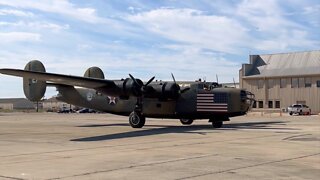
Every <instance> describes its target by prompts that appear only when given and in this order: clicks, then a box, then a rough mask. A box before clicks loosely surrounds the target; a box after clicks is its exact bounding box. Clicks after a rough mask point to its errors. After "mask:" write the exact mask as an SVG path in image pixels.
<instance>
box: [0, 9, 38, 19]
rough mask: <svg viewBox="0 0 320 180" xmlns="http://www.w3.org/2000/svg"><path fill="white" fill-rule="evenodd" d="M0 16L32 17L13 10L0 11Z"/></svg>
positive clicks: (29, 14)
mask: <svg viewBox="0 0 320 180" xmlns="http://www.w3.org/2000/svg"><path fill="white" fill-rule="evenodd" d="M0 15H2V16H3V15H14V16H21V17H33V16H34V14H33V13H31V12H27V11H20V10H15V9H0Z"/></svg>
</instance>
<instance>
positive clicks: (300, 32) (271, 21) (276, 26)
mask: <svg viewBox="0 0 320 180" xmlns="http://www.w3.org/2000/svg"><path fill="white" fill-rule="evenodd" d="M308 11H309V12H310V13H311V12H313V10H311V9H309V10H308ZM229 13H230V14H231V13H232V14H233V16H235V18H237V19H238V20H239V21H242V24H246V23H247V25H246V26H247V27H248V29H251V31H252V32H253V33H255V34H252V37H251V41H250V45H251V46H252V47H254V48H255V49H257V50H264V51H289V50H290V49H292V48H297V47H298V48H299V47H300V48H301V47H303V49H309V48H311V49H312V48H316V47H317V46H318V45H319V42H317V41H314V40H313V39H311V37H310V36H311V34H309V33H310V31H309V30H308V29H307V28H308V27H306V26H305V25H303V24H301V23H298V22H297V21H295V20H294V19H293V18H288V12H287V11H286V10H284V9H282V7H281V6H280V5H279V1H277V0H266V1H255V0H244V1H242V2H241V3H240V4H239V5H238V6H237V7H236V9H235V10H233V11H232V12H229ZM289 17H290V16H289Z"/></svg>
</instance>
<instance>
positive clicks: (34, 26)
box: [0, 21, 70, 32]
mask: <svg viewBox="0 0 320 180" xmlns="http://www.w3.org/2000/svg"><path fill="white" fill-rule="evenodd" d="M0 26H13V27H15V28H26V27H27V28H29V29H30V30H43V29H45V30H48V29H49V30H51V31H52V32H60V31H62V30H66V29H69V27H70V26H69V25H68V24H65V25H58V24H54V23H48V22H35V21H33V22H25V21H18V22H1V21H0Z"/></svg>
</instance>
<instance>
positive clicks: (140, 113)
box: [0, 60, 254, 128]
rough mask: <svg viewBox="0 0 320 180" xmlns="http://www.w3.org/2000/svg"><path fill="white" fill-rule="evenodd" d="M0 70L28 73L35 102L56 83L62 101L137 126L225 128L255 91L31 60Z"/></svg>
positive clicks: (247, 105)
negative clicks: (163, 122)
mask: <svg viewBox="0 0 320 180" xmlns="http://www.w3.org/2000/svg"><path fill="white" fill-rule="evenodd" d="M0 73H2V74H6V75H12V76H19V77H23V90H24V94H25V96H26V97H27V98H28V99H29V100H30V101H34V102H35V101H40V100H41V99H42V98H43V96H44V94H45V92H46V88H47V87H48V86H53V87H56V89H57V91H58V95H57V99H58V100H60V101H63V102H66V103H69V104H73V105H76V106H80V107H86V108H90V109H95V110H98V111H101V112H107V113H111V114H116V115H124V116H129V124H130V125H131V126H132V127H133V128H141V127H143V126H144V124H145V121H146V118H148V117H150V118H163V119H166V118H173V119H180V122H181V123H182V124H184V125H190V124H192V122H193V121H194V120H199V119H209V122H211V123H212V126H213V127H214V128H220V127H221V126H222V125H223V122H224V121H229V117H234V116H241V115H244V114H246V113H247V111H248V110H249V109H250V107H251V105H252V103H253V101H254V95H253V94H252V93H250V92H248V91H245V90H242V89H236V88H226V87H221V86H220V85H219V84H218V83H216V82H203V81H188V82H182V81H176V80H175V78H174V76H173V74H171V75H172V78H173V81H157V80H156V81H155V80H154V79H155V77H152V78H151V79H150V80H148V81H147V82H143V81H142V80H140V79H137V78H135V77H133V76H132V75H131V74H129V77H127V78H125V79H120V80H108V79H105V77H104V73H103V72H102V70H101V69H100V68H98V67H91V68H89V69H87V70H86V72H85V74H84V77H81V76H71V75H63V74H54V73H47V72H46V70H45V67H44V65H43V64H42V63H41V62H40V61H38V60H33V61H30V62H29V63H28V64H27V65H26V66H25V68H24V70H20V69H0Z"/></svg>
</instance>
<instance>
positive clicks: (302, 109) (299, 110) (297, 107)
mask: <svg viewBox="0 0 320 180" xmlns="http://www.w3.org/2000/svg"><path fill="white" fill-rule="evenodd" d="M288 112H289V114H290V115H293V114H299V115H303V114H307V115H310V114H311V109H310V108H309V107H308V106H306V105H304V104H293V105H291V106H289V107H288Z"/></svg>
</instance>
